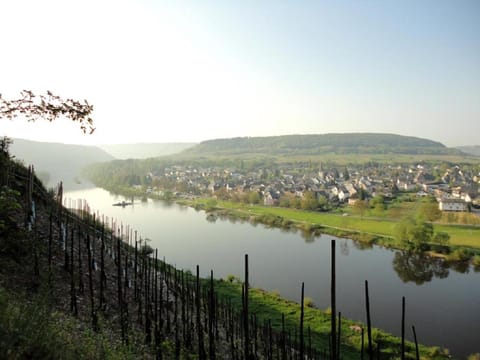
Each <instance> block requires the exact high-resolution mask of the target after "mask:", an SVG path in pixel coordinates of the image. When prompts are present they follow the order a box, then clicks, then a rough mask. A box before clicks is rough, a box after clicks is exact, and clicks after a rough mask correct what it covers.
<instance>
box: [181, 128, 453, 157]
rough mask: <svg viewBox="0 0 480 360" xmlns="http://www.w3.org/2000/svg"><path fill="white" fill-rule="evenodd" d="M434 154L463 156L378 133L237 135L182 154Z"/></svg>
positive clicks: (412, 139) (426, 142)
mask: <svg viewBox="0 0 480 360" xmlns="http://www.w3.org/2000/svg"><path fill="white" fill-rule="evenodd" d="M252 153H256V154H268V155H319V154H326V153H336V154H354V153H361V154H435V155H462V152H461V151H460V150H458V149H453V148H447V147H446V146H445V145H443V144H441V143H439V142H436V141H432V140H428V139H422V138H417V137H412V136H402V135H395V134H377V133H345V134H338V133H336V134H320V135H284V136H271V137H238V138H231V139H217V140H208V141H203V142H201V143H200V144H198V145H196V146H194V147H192V148H190V149H187V150H185V151H184V152H183V154H204V155H207V154H217V155H237V154H252Z"/></svg>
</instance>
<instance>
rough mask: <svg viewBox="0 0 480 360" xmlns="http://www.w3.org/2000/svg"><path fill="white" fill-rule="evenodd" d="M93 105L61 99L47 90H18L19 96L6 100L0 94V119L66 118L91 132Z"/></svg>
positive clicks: (93, 129) (50, 119) (85, 130)
mask: <svg viewBox="0 0 480 360" xmlns="http://www.w3.org/2000/svg"><path fill="white" fill-rule="evenodd" d="M92 111H93V105H90V104H89V103H88V102H87V100H84V101H83V102H80V101H76V100H73V99H63V98H61V97H60V96H57V95H54V94H52V93H51V92H50V91H47V94H46V95H35V94H34V93H33V92H32V91H30V90H23V91H21V92H20V97H19V98H18V99H14V100H6V99H4V98H3V97H2V95H1V94H0V119H2V118H4V119H9V120H12V119H14V118H16V117H19V116H23V117H25V118H26V119H27V120H28V121H35V120H37V119H44V120H47V121H53V120H55V119H58V118H67V119H70V120H72V121H75V122H78V123H79V125H80V129H81V130H82V131H83V133H87V132H88V133H89V134H91V133H93V132H94V131H95V128H94V127H93V120H92V118H91V117H90V115H91V113H92Z"/></svg>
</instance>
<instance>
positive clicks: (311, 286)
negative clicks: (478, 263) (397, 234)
mask: <svg viewBox="0 0 480 360" xmlns="http://www.w3.org/2000/svg"><path fill="white" fill-rule="evenodd" d="M67 196H71V198H72V199H89V202H90V200H91V203H90V205H91V206H92V208H95V209H98V210H99V211H100V213H104V214H109V215H110V216H113V217H114V218H118V219H119V220H122V221H123V224H125V223H128V224H130V225H131V226H133V228H134V229H139V230H140V231H141V233H142V234H143V235H146V236H147V237H149V238H150V239H152V241H151V245H154V246H155V247H158V248H159V249H162V250H161V254H162V256H165V257H166V258H167V259H168V260H169V262H170V263H172V262H174V263H176V264H177V268H181V269H187V270H186V271H188V269H190V270H191V271H194V269H195V267H194V265H195V264H200V269H203V270H202V273H203V275H204V276H207V274H208V272H206V269H213V270H214V273H215V274H216V276H217V277H221V278H223V279H227V277H228V274H235V276H240V277H241V276H242V275H241V274H242V271H241V268H239V267H238V257H239V254H240V255H241V254H249V255H251V270H252V272H251V281H252V284H253V285H252V286H254V287H259V288H263V289H268V291H271V292H272V293H273V294H274V295H275V294H277V296H278V295H280V296H281V297H282V298H288V299H290V300H292V301H299V298H300V291H299V289H300V284H301V282H305V284H306V295H307V296H311V297H312V298H313V299H314V301H315V303H316V304H318V306H320V308H321V309H326V308H327V307H328V306H329V300H328V296H327V298H325V294H326V293H328V291H329V290H328V281H329V280H328V272H329V269H328V262H329V260H328V253H329V246H324V245H329V241H328V239H329V238H330V237H329V236H322V238H317V239H315V240H314V239H313V238H312V239H311V240H310V239H307V238H304V240H305V241H302V237H303V236H300V235H301V234H300V233H299V232H298V231H288V230H279V229H276V228H272V229H268V228H267V227H265V226H263V225H260V224H259V225H260V226H251V225H250V224H249V223H248V222H247V221H248V219H247V220H238V218H235V217H231V218H230V219H228V221H225V220H227V219H226V218H225V219H221V218H220V217H219V215H213V214H212V216H211V217H212V218H215V217H218V219H217V221H206V220H207V219H206V214H205V212H204V211H194V210H193V208H190V207H187V206H177V205H176V204H174V203H173V202H172V203H171V204H168V203H166V202H164V201H150V200H149V201H148V202H140V201H138V200H137V201H136V202H135V206H134V208H132V209H129V210H128V211H127V210H123V209H118V208H115V207H112V206H111V204H112V203H114V202H116V201H118V200H121V199H122V198H121V197H119V196H115V195H112V194H109V193H108V192H107V191H105V190H103V189H92V190H91V191H85V192H75V193H72V194H71V195H67ZM133 210H134V211H133ZM160 219H162V220H160ZM139 220H141V221H139ZM152 221H153V222H154V223H152ZM185 224H188V226H184V225H185ZM157 239H159V240H158V241H157ZM337 245H338V246H339V248H337V250H339V253H338V259H337V260H338V264H339V266H340V268H339V273H340V274H343V275H340V277H339V280H338V281H339V284H341V287H340V288H339V289H340V291H342V294H343V295H342V296H341V297H340V299H342V300H341V302H342V305H341V306H340V309H341V311H342V314H344V315H345V314H349V316H348V317H350V318H352V319H355V320H357V321H358V320H359V321H364V320H365V309H364V306H362V303H363V301H364V297H365V296H364V294H363V289H362V286H359V285H361V284H363V282H364V280H365V279H368V280H370V281H371V294H373V295H374V301H376V302H380V303H378V304H377V305H375V306H374V310H373V311H374V312H373V314H374V316H375V317H376V318H373V319H372V320H373V324H374V325H376V326H378V327H380V328H382V329H386V330H387V331H388V332H390V333H392V334H395V335H396V336H399V335H400V328H399V327H398V326H399V325H398V322H399V319H398V318H399V312H400V311H399V307H398V306H396V305H395V306H391V305H389V304H398V302H399V301H400V300H401V297H402V296H406V299H407V304H408V306H407V314H408V319H409V320H408V321H409V322H410V321H411V320H413V321H414V322H413V323H411V322H410V323H409V324H408V325H407V334H408V335H410V336H411V330H410V329H411V325H418V329H419V330H420V333H419V335H420V337H419V340H420V341H422V342H424V343H427V344H429V345H435V344H439V345H440V344H441V345H443V346H447V347H449V348H451V350H452V351H453V353H454V354H456V355H458V354H461V355H462V356H467V355H468V354H469V353H472V352H475V350H476V348H475V346H473V347H472V346H470V347H469V349H468V352H465V351H461V350H460V351H459V349H462V345H461V344H462V340H461V339H462V338H459V337H458V334H459V333H462V328H465V327H470V326H469V325H468V324H469V322H470V321H475V320H474V318H475V317H476V316H473V317H468V313H466V312H465V309H469V308H470V307H469V306H468V304H466V303H465V304H464V301H462V295H459V296H456V294H464V295H463V296H465V294H470V296H468V297H471V296H473V294H475V293H476V292H473V293H472V292H471V291H469V290H468V288H465V287H463V288H462V286H457V285H456V284H457V282H455V281H450V280H448V279H446V278H445V276H446V274H447V273H448V268H447V269H446V270H445V271H443V272H442V274H438V275H437V271H438V270H439V268H437V267H435V266H434V265H431V264H430V263H428V264H429V265H428V266H427V265H422V266H421V268H418V269H417V268H416V265H415V264H417V263H418V262H417V261H418V259H419V258H418V257H414V258H413V259H412V258H410V257H409V256H408V254H404V255H402V254H400V252H397V251H392V250H386V249H384V248H383V249H382V248H381V247H376V246H375V247H373V248H372V249H370V250H368V251H364V250H361V249H362V248H363V246H362V244H361V243H355V244H354V243H353V242H352V241H350V240H344V239H338V240H337ZM185 249H188V252H186V251H185ZM159 254H160V253H159ZM397 254H398V255H399V256H400V255H402V256H400V258H397ZM393 255H395V256H393ZM407 259H409V260H407ZM426 260H428V259H425V261H426ZM422 263H424V262H423V261H422ZM418 264H419V263H418ZM392 267H393V269H394V271H392ZM397 267H398V268H397ZM400 267H401V269H405V271H403V270H402V271H401V270H400ZM378 269H382V271H381V273H382V274H385V275H386V276H383V275H380V274H378V275H377V272H378ZM442 269H443V267H442ZM451 269H452V270H450V272H453V271H454V272H457V270H456V269H455V268H453V267H452V268H451ZM399 271H401V272H399ZM431 271H434V274H433V277H434V278H432V274H430V275H428V273H430V272H431ZM418 272H420V273H418ZM348 273H350V274H349V275H348ZM387 274H388V275H387ZM452 275H453V274H452ZM412 276H413V278H412ZM438 276H439V277H438ZM464 276H465V277H466V278H467V277H468V278H470V279H471V280H472V281H476V280H475V278H473V276H476V274H474V272H473V271H470V272H469V273H468V274H465V275H464ZM462 277H463V276H462ZM451 278H457V275H456V276H453V277H452V276H451ZM269 279H271V280H272V281H270V280H269ZM281 279H282V280H281ZM465 280H467V279H465ZM370 281H369V282H370ZM430 281H433V282H434V283H435V285H434V286H435V287H436V288H437V291H435V293H437V294H438V290H439V289H443V290H442V292H443V293H444V294H447V292H446V291H452V292H453V294H452V295H455V296H450V295H449V296H445V297H441V298H442V300H440V299H437V298H438V297H437V298H435V296H436V295H435V294H432V295H433V298H430V297H428V296H427V297H423V296H417V294H420V295H421V294H425V291H427V292H428V289H430V288H431V287H430V286H428V287H427V288H426V289H425V290H423V289H420V286H414V287H413V288H412V286H411V285H413V282H415V283H416V284H417V285H418V284H420V283H423V282H430ZM280 283H281V284H280ZM403 283H405V285H404V284H403ZM408 283H410V284H408ZM462 283H464V282H463V281H462ZM464 284H465V283H464ZM473 284H474V283H472V285H473ZM392 285H393V286H392ZM439 286H440V288H439ZM342 289H343V290H342ZM397 289H398V291H397ZM345 291H346V293H345ZM386 292H388V294H387V293H386ZM392 294H394V296H391V295H392ZM446 297H448V298H450V299H451V301H449V300H443V298H446ZM346 298H347V299H350V298H351V299H354V300H352V301H353V302H354V303H355V304H357V305H355V304H353V303H352V301H351V300H347V299H346ZM448 304H450V305H448ZM455 304H457V306H458V305H459V306H461V307H462V309H463V312H461V315H460V317H461V319H464V321H463V323H462V324H463V325H459V324H458V320H454V319H453V316H451V314H444V315H442V314H441V312H439V311H436V310H434V311H431V308H432V307H433V308H445V306H452V307H455ZM461 304H463V305H461ZM464 305H465V306H464ZM422 309H424V310H425V311H424V312H422ZM470 310H473V311H474V310H475V309H474V308H472V309H470ZM391 314H392V315H391ZM455 317H458V316H455ZM429 319H439V320H438V322H439V325H440V324H442V325H441V326H439V327H442V328H445V327H446V328H453V329H458V330H460V331H459V332H457V331H456V335H452V338H455V336H456V339H459V340H452V341H450V340H448V339H447V337H449V336H444V335H442V334H441V333H440V334H438V336H437V333H438V331H437V330H436V329H435V327H434V328H429V327H428V321H429ZM468 319H471V320H468ZM297 331H298V329H297ZM467 338H469V337H468V336H465V337H463V339H464V340H465V341H466V339H467Z"/></svg>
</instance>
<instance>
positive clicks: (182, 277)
mask: <svg viewBox="0 0 480 360" xmlns="http://www.w3.org/2000/svg"><path fill="white" fill-rule="evenodd" d="M181 281H182V287H181V295H182V339H183V342H186V334H185V325H186V324H185V322H186V318H185V302H186V299H185V274H184V273H183V270H182V271H181Z"/></svg>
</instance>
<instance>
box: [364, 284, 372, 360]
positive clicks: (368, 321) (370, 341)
mask: <svg viewBox="0 0 480 360" xmlns="http://www.w3.org/2000/svg"><path fill="white" fill-rule="evenodd" d="M365 300H366V307H367V336H368V357H369V359H370V360H373V346H372V322H371V320H370V298H369V296H368V280H365Z"/></svg>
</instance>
